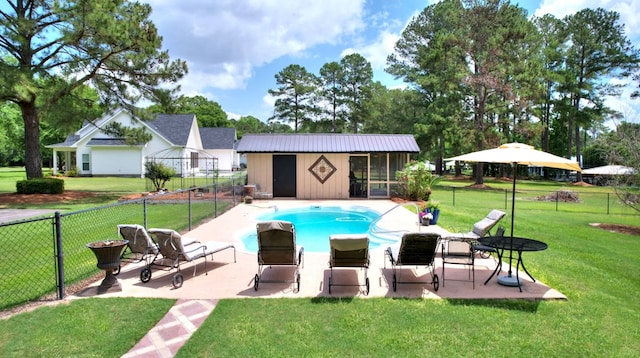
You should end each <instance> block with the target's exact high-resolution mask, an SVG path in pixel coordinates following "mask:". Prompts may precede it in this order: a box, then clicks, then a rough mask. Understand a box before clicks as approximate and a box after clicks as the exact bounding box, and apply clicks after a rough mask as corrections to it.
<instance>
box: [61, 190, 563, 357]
mask: <svg viewBox="0 0 640 358" xmlns="http://www.w3.org/2000/svg"><path fill="white" fill-rule="evenodd" d="M309 205H322V206H352V205H362V206H367V207H369V208H372V209H374V210H376V211H378V212H380V213H386V212H387V211H389V210H390V211H389V213H388V214H385V215H383V218H382V219H381V220H380V222H379V225H380V227H383V228H385V229H388V230H404V231H431V232H440V233H445V232H446V230H444V229H442V228H440V227H439V226H428V227H425V226H419V225H418V224H417V217H416V215H415V214H412V213H411V212H409V211H408V210H406V209H404V208H401V207H398V208H395V207H396V206H397V204H395V203H394V202H392V201H389V200H359V201H355V200H349V201H329V200H327V201H297V200H269V201H262V200H259V201H254V204H249V205H247V204H241V205H238V206H236V207H235V208H233V209H231V210H229V211H228V212H227V213H225V214H224V215H222V216H220V217H218V218H215V219H213V220H211V221H209V222H207V223H204V224H202V225H200V226H199V227H197V228H195V229H194V230H192V231H190V232H189V233H187V234H185V236H189V237H194V238H198V239H200V240H202V241H207V240H216V241H226V242H231V243H234V244H236V245H237V247H238V248H239V247H241V246H242V245H240V243H239V241H240V240H241V238H242V235H243V233H246V231H247V230H255V227H256V223H257V221H256V217H257V216H258V215H260V214H262V213H265V212H266V211H268V210H274V206H277V207H278V208H289V207H295V206H309ZM394 208H395V209H394ZM327 240H328V238H327ZM534 254H537V255H543V254H544V252H542V253H534ZM213 258H214V261H213V262H211V261H208V262H207V269H206V274H205V273H204V272H203V271H204V261H203V260H202V259H200V260H198V261H197V262H196V263H195V265H197V266H196V268H197V273H196V275H195V276H193V275H192V273H193V268H194V267H193V266H194V264H190V263H187V264H184V265H181V269H182V273H183V275H184V284H183V286H182V287H181V288H178V289H174V288H173V286H172V284H171V278H172V275H173V273H174V272H176V271H175V270H172V271H171V272H167V271H162V270H160V269H153V270H152V277H151V280H150V281H149V282H148V283H142V282H140V279H139V277H140V271H141V269H142V267H143V264H140V263H138V264H129V265H126V266H124V267H123V268H122V272H121V273H120V274H119V275H118V276H117V277H118V280H119V283H120V286H121V289H122V290H121V291H119V292H108V293H105V294H102V295H97V287H98V286H99V285H100V282H101V280H99V281H96V282H95V283H93V284H91V285H90V286H89V287H87V288H86V289H84V290H83V291H81V292H79V293H78V294H77V295H74V296H72V297H69V298H70V299H75V298H81V297H156V298H173V299H177V301H176V303H175V305H174V306H173V307H172V308H171V309H170V310H169V311H168V312H167V314H166V315H165V316H164V317H163V318H162V319H161V320H160V321H159V322H158V323H157V324H156V325H155V326H154V327H153V328H152V329H151V330H150V331H149V332H148V333H147V334H146V335H145V336H144V337H143V338H142V339H141V340H140V341H139V342H138V343H137V344H136V345H135V346H133V347H132V348H131V349H130V350H129V352H127V353H126V354H124V355H123V357H125V358H140V357H162V358H165V357H167V358H168V357H173V356H175V354H176V353H177V352H178V350H179V349H180V347H182V345H184V343H185V342H186V341H187V340H189V338H190V337H191V335H192V334H193V333H194V332H195V331H196V330H197V329H198V328H199V327H200V325H201V324H202V323H203V322H204V321H205V319H206V318H207V317H208V316H209V314H210V313H211V312H212V311H213V309H214V308H215V306H216V304H217V302H218V301H219V300H220V299H224V298H282V297H287V298H312V297H360V298H372V297H391V298H394V297H403V298H418V299H419V298H425V299H441V298H452V299H533V300H546V299H566V296H564V295H563V294H562V293H560V292H558V291H556V290H554V289H553V288H551V287H549V286H547V285H545V284H544V283H541V282H539V281H538V282H532V281H531V280H530V279H529V277H528V276H527V275H526V274H521V275H520V277H521V279H522V292H520V291H519V290H518V288H517V287H506V286H501V285H499V284H498V282H497V279H496V278H492V280H491V281H490V282H488V284H487V285H484V284H483V283H484V281H485V280H486V278H487V277H489V276H490V275H491V273H492V272H493V270H494V268H495V264H496V263H495V261H494V260H493V259H491V258H490V259H479V258H477V259H476V265H475V271H476V275H475V289H473V287H472V282H471V281H470V280H469V271H468V269H467V267H466V266H462V265H447V268H446V277H447V279H446V282H443V280H442V261H441V259H440V258H439V257H438V258H436V261H435V272H436V274H437V275H438V276H439V277H440V288H439V290H438V291H437V292H435V291H434V289H433V285H431V284H426V283H418V284H414V285H408V284H398V287H397V291H396V292H394V291H393V288H392V285H391V282H392V281H391V280H392V277H393V276H392V275H393V273H392V270H391V266H390V264H389V263H388V262H386V263H385V258H384V247H379V248H376V249H372V250H370V258H371V262H370V266H369V270H368V277H369V280H370V292H369V295H365V293H364V290H363V289H362V288H361V287H357V286H334V287H333V288H332V293H331V294H329V292H328V288H327V280H328V278H329V274H330V269H329V265H328V262H329V253H328V252H327V253H312V252H307V253H305V254H304V267H303V268H302V269H301V273H300V274H301V280H300V291H299V292H296V291H294V284H288V283H265V284H260V286H259V289H258V291H255V290H254V288H253V278H254V275H255V274H256V273H257V270H258V264H257V258H256V254H253V253H248V252H243V251H242V250H237V255H236V262H235V263H234V262H233V259H234V257H233V250H224V251H222V252H219V253H217V254H214V257H213ZM458 266H459V267H458ZM293 271H294V267H287V266H276V267H273V268H266V269H265V272H264V273H263V279H273V280H277V279H292V278H293ZM397 272H400V275H401V278H400V279H399V280H402V281H413V280H415V281H416V282H419V281H423V282H424V281H430V279H431V274H430V271H429V270H426V269H424V268H413V267H406V266H402V267H400V268H399V269H398V271H397ZM334 279H335V280H336V283H347V284H362V283H363V282H364V270H362V269H349V268H345V269H342V268H336V269H335V270H334Z"/></svg>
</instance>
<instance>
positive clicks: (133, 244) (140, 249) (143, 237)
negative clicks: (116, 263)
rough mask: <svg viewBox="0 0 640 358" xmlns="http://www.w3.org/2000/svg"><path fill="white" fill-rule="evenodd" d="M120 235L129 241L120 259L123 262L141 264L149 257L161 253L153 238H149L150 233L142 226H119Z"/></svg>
mask: <svg viewBox="0 0 640 358" xmlns="http://www.w3.org/2000/svg"><path fill="white" fill-rule="evenodd" d="M118 234H120V236H122V238H123V239H125V240H128V241H129V243H128V244H127V247H126V249H125V250H124V251H123V252H122V256H121V257H120V259H122V260H129V261H132V262H140V261H142V260H144V259H147V258H148V256H149V255H157V254H158V253H159V250H158V245H156V243H155V242H153V240H152V239H151V236H149V233H147V230H146V229H145V228H144V226H142V225H138V224H121V225H118Z"/></svg>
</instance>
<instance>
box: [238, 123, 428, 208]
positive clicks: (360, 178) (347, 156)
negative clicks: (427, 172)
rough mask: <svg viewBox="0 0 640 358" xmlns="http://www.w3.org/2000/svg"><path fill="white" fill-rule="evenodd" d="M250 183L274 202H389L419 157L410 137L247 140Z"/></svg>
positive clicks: (243, 144)
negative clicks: (413, 157)
mask: <svg viewBox="0 0 640 358" xmlns="http://www.w3.org/2000/svg"><path fill="white" fill-rule="evenodd" d="M237 151H238V153H240V154H244V155H246V161H247V183H248V184H250V185H256V190H257V191H258V192H262V193H268V194H269V196H271V195H272V196H273V197H274V198H296V199H348V198H372V199H373V198H389V197H391V196H392V195H393V194H394V193H395V192H396V187H397V185H398V183H397V181H396V178H395V173H396V171H398V170H402V169H404V167H405V165H406V164H407V163H408V162H409V161H410V160H411V155H412V154H414V155H415V154H417V153H418V152H420V148H419V147H418V144H417V143H416V140H415V138H414V137H413V135H411V134H245V135H244V136H243V137H242V139H241V140H240V142H239V143H238V147H237Z"/></svg>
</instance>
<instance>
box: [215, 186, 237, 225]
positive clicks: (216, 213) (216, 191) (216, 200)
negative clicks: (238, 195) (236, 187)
mask: <svg viewBox="0 0 640 358" xmlns="http://www.w3.org/2000/svg"><path fill="white" fill-rule="evenodd" d="M231 183H232V184H233V179H232V180H231ZM231 188H233V185H231ZM231 191H232V192H233V189H232V190H231ZM213 217H214V218H217V217H218V183H214V184H213Z"/></svg>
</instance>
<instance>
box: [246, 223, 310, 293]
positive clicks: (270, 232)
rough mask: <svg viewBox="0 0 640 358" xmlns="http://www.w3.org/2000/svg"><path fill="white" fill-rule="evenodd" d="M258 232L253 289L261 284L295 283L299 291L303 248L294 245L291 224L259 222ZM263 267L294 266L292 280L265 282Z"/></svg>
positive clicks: (294, 233)
mask: <svg viewBox="0 0 640 358" xmlns="http://www.w3.org/2000/svg"><path fill="white" fill-rule="evenodd" d="M256 230H257V232H258V273H256V275H255V276H254V279H253V289H254V290H256V291H257V290H258V286H260V284H261V283H295V284H296V292H299V291H300V267H301V266H302V267H304V265H303V258H304V247H302V246H297V245H296V230H295V226H294V225H293V223H291V222H288V221H281V220H272V221H265V222H260V223H258V224H257V225H256ZM265 266H270V267H271V266H295V271H294V273H293V279H292V280H265V279H264V278H263V277H262V274H263V273H264V267H265Z"/></svg>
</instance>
